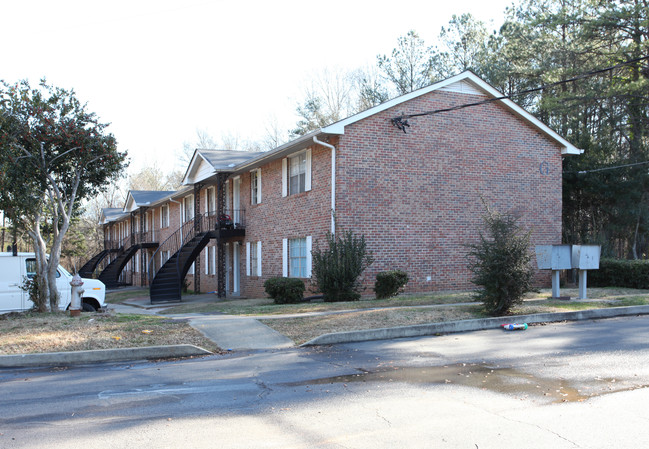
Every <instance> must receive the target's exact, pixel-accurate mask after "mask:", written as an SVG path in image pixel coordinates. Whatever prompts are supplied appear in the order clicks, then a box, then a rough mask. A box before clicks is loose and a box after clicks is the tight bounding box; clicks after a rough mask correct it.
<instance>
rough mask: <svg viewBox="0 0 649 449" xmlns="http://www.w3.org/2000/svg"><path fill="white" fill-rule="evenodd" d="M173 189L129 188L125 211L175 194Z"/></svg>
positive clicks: (131, 210)
mask: <svg viewBox="0 0 649 449" xmlns="http://www.w3.org/2000/svg"><path fill="white" fill-rule="evenodd" d="M174 193H175V191H173V190H129V192H128V195H127V197H126V202H125V203H124V209H123V212H133V211H134V210H137V209H138V208H140V207H143V206H150V205H151V204H153V203H155V202H157V201H160V200H162V199H164V198H166V197H169V196H171V195H173V194H174Z"/></svg>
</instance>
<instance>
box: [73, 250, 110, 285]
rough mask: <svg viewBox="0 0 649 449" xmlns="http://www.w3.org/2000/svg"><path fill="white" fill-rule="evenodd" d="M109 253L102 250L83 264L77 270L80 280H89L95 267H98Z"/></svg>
mask: <svg viewBox="0 0 649 449" xmlns="http://www.w3.org/2000/svg"><path fill="white" fill-rule="evenodd" d="M110 251H111V250H108V249H103V250H101V251H100V252H99V253H98V254H96V255H95V256H94V257H93V258H92V259H90V260H89V261H88V262H86V263H84V264H83V266H82V267H81V268H79V276H81V277H82V278H91V277H92V275H93V273H94V272H95V270H96V269H97V265H99V263H100V262H101V261H102V260H103V259H104V257H106V256H107V255H108V254H109V253H110Z"/></svg>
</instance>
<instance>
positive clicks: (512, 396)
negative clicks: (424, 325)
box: [0, 317, 649, 449]
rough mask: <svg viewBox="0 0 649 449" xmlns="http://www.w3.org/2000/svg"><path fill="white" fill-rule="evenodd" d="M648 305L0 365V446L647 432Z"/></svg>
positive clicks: (643, 438)
mask: <svg viewBox="0 0 649 449" xmlns="http://www.w3.org/2000/svg"><path fill="white" fill-rule="evenodd" d="M648 336H649V317H637V318H619V319H609V320H599V321H585V322H575V323H565V324H552V325H546V326H534V327H531V328H530V329H528V330H526V331H517V332H505V331H501V330H490V331H480V332H472V333H466V334H452V335H445V336H439V337H422V338H416V339H402V340H392V341H378V342H366V343H357V344H346V345H337V346H330V347H314V348H293V349H284V350H279V351H273V352H270V351H262V352H249V353H232V354H229V355H226V356H211V357H207V358H201V359H192V360H178V361H166V362H159V363H137V364H103V365H88V366H81V367H72V368H68V369H39V370H33V369H21V370H0V392H2V394H1V395H0V448H2V449H4V448H84V449H91V448H112V449H117V448H140V447H141V448H187V449H189V448H208V447H209V448H215V447H218V448H387V447H391V448H392V447H395V448H404V447H408V448H471V449H473V448H479V449H483V448H497V447H498V448H500V447H503V446H505V445H506V446H517V447H525V448H577V447H579V448H610V447H617V448H638V447H649V405H647V404H649V389H648V388H647V385H649V338H647V337H648Z"/></svg>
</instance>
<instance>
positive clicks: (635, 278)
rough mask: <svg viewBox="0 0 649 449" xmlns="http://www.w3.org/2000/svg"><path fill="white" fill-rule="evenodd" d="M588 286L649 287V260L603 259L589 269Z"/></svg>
mask: <svg viewBox="0 0 649 449" xmlns="http://www.w3.org/2000/svg"><path fill="white" fill-rule="evenodd" d="M588 286H589V287H625V288H640V289H649V260H619V259H602V260H600V262H599V269H598V270H588Z"/></svg>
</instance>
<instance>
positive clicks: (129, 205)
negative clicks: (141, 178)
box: [124, 191, 137, 212]
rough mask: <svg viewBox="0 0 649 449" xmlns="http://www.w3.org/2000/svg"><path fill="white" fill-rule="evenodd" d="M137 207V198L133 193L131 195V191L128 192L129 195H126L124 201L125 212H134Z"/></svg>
mask: <svg viewBox="0 0 649 449" xmlns="http://www.w3.org/2000/svg"><path fill="white" fill-rule="evenodd" d="M136 209H137V204H135V199H134V198H133V195H131V192H130V191H129V192H128V195H127V196H126V201H125V202H124V212H133V211H134V210H136Z"/></svg>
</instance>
